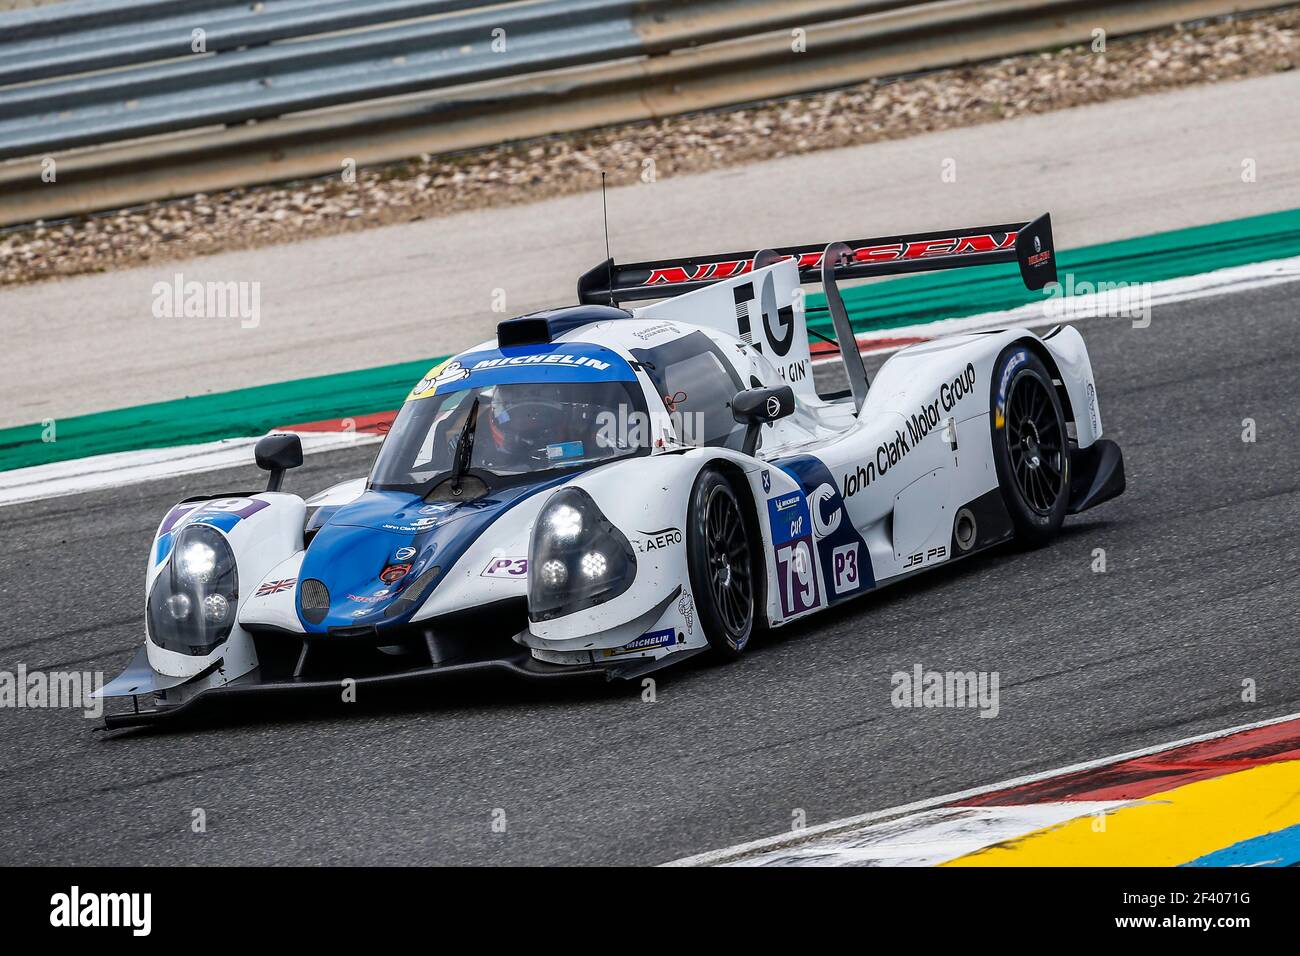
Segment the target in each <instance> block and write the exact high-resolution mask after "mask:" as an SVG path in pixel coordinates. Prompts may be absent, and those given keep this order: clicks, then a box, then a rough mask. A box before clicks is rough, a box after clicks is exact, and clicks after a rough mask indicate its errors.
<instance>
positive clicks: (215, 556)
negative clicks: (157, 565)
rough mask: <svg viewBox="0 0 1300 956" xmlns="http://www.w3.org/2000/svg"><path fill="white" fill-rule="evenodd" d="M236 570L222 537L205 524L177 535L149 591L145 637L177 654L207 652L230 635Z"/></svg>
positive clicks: (236, 590)
mask: <svg viewBox="0 0 1300 956" xmlns="http://www.w3.org/2000/svg"><path fill="white" fill-rule="evenodd" d="M238 606H239V570H238V568H237V567H236V566H235V553H234V552H233V551H231V550H230V545H229V544H228V543H227V542H226V539H225V537H224V536H223V535H222V534H221V532H219V531H217V530H216V529H215V528H211V527H209V526H207V525H203V524H192V525H187V526H185V527H184V528H182V529H181V530H180V531H179V532H177V536H176V547H175V550H174V551H173V553H172V559H171V561H170V562H168V564H167V568H166V570H164V571H163V573H162V574H160V575H158V580H156V581H154V585H153V590H152V591H150V592H149V607H148V613H147V617H148V624H149V638H150V640H152V641H153V642H154V643H155V644H157V645H158V646H159V647H163V648H166V649H167V650H169V651H176V652H177V653H178V654H190V655H192V656H194V657H202V656H204V655H206V654H211V653H212V652H213V651H214V650H216V649H217V648H218V647H220V646H221V644H222V642H224V641H225V640H226V638H228V637H229V636H230V631H231V629H232V628H233V627H234V626H235V609H236V608H237V607H238Z"/></svg>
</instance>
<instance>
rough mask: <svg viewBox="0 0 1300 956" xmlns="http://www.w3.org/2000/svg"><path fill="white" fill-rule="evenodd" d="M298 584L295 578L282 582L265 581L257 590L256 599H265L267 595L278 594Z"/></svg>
mask: <svg viewBox="0 0 1300 956" xmlns="http://www.w3.org/2000/svg"><path fill="white" fill-rule="evenodd" d="M297 583H298V579H297V578H285V579H284V580H283V581H267V582H266V583H265V584H263V585H262V586H261V587H260V588H258V589H257V594H256V595H255V596H256V597H266V596H267V595H268V594H279V593H280V592H281V591H287V590H289V588H291V587H293V586H294V585H295V584H297Z"/></svg>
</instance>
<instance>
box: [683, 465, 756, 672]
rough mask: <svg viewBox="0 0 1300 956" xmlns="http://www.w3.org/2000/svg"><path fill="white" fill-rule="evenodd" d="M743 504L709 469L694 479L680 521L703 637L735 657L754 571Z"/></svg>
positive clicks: (750, 625) (749, 624)
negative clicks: (689, 497)
mask: <svg viewBox="0 0 1300 956" xmlns="http://www.w3.org/2000/svg"><path fill="white" fill-rule="evenodd" d="M743 509H744V505H743V504H742V503H741V501H740V498H739V497H738V496H737V494H736V491H735V489H734V488H733V487H732V485H731V482H729V481H727V479H726V478H725V477H723V475H722V474H721V473H720V472H719V471H717V470H716V469H714V468H705V469H704V470H703V471H702V472H700V475H699V477H698V478H696V479H695V487H694V488H693V489H692V490H691V500H690V505H689V508H688V511H687V519H686V560H687V565H688V566H689V569H690V580H691V591H692V592H693V593H694V596H695V606H696V608H697V609H698V613H699V616H700V623H701V625H702V626H703V627H704V636H705V637H706V638H708V641H709V645H710V646H711V647H712V648H713V651H714V654H715V655H718V656H720V657H722V658H724V659H732V658H736V657H739V656H740V655H741V653H742V652H743V651H744V650H745V645H747V644H748V643H749V639H750V637H751V636H752V635H753V633H754V605H755V601H754V593H755V590H754V573H753V552H752V548H751V546H750V536H749V526H748V525H747V523H746V522H745V513H744V510H743Z"/></svg>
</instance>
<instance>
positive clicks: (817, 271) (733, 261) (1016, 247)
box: [578, 213, 1056, 305]
mask: <svg viewBox="0 0 1300 956" xmlns="http://www.w3.org/2000/svg"><path fill="white" fill-rule="evenodd" d="M834 245H835V246H836V247H837V248H840V247H846V248H847V255H846V254H843V249H841V251H840V252H839V253H837V255H836V258H837V260H838V261H837V262H835V263H834V264H833V272H832V274H833V277H834V279H835V280H837V281H838V280H841V279H868V278H873V277H876V276H890V275H903V274H905V273H909V272H930V271H933V270H937V269H961V268H964V267H966V266H982V265H990V264H993V263H999V262H1015V263H1018V264H1019V266H1020V277H1021V279H1022V280H1024V283H1025V287H1026V288H1028V289H1033V290H1037V289H1041V288H1043V287H1044V286H1046V285H1049V284H1050V283H1053V282H1055V281H1056V255H1055V249H1054V246H1053V244H1052V218H1051V216H1050V215H1048V214H1046V213H1044V214H1043V215H1042V216H1039V217H1038V218H1037V219H1034V220H1033V221H1031V222H1019V223H1003V224H1001V225H996V226H977V227H975V228H972V229H956V230H944V231H939V232H918V233H913V234H911V235H904V236H883V237H880V238H876V239H855V240H852V241H850V242H847V243H843V244H841V243H835V244H834ZM826 249H827V244H826V243H814V244H810V245H803V246H783V247H781V248H778V249H775V250H772V252H775V254H776V259H788V258H795V259H797V260H798V266H799V280H800V282H822V281H823V270H822V258H823V255H824V253H825V252H826ZM766 251H767V250H754V251H751V252H734V253H723V254H721V255H711V256H696V257H692V258H688V259H661V260H659V261H656V262H634V263H625V264H623V265H619V264H618V263H616V262H615V261H614V260H613V259H607V260H606V261H604V262H602V263H601V264H600V265H598V266H595V267H594V268H592V269H590V270H588V271H587V272H585V273H584V274H583V275H582V276H581V277H580V278H579V279H578V301H579V302H582V303H586V304H592V305H595V304H608V305H615V304H617V303H619V302H628V301H635V300H640V299H663V298H670V297H672V296H678V295H682V294H684V293H687V292H694V291H695V290H696V289H701V288H704V287H706V286H708V285H711V284H712V283H715V282H719V281H722V280H724V279H734V278H735V277H737V276H740V275H744V274H745V273H747V272H751V271H753V269H754V257H755V256H757V255H759V253H760V252H766ZM765 258H766V257H765ZM769 261H775V260H769Z"/></svg>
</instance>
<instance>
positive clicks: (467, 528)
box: [296, 476, 569, 634]
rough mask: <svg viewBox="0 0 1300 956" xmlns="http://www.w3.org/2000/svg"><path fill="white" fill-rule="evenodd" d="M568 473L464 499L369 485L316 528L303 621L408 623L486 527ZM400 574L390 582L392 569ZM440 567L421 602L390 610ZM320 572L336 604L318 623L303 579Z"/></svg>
mask: <svg viewBox="0 0 1300 956" xmlns="http://www.w3.org/2000/svg"><path fill="white" fill-rule="evenodd" d="M568 477H569V476H564V477H561V478H558V479H552V480H550V481H545V482H538V483H534V484H522V485H514V486H511V487H508V488H502V489H499V490H498V491H495V492H494V493H492V494H491V495H488V496H486V497H483V498H478V499H476V500H473V501H467V502H460V503H455V504H452V503H441V502H440V503H432V504H430V503H427V502H425V501H424V500H423V499H422V498H420V497H419V496H418V495H413V494H408V493H405V492H393V491H367V492H366V493H365V494H363V495H362V496H361V497H360V498H358V499H357V500H356V501H354V502H352V503H350V504H347V505H344V506H343V507H341V508H339V509H338V510H337V511H336V512H334V513H333V514H332V515H330V518H329V520H328V521H327V522H326V523H325V525H324V526H323V527H322V528H321V529H320V531H318V532H317V533H316V536H315V537H314V538H313V539H312V541H311V544H310V545H309V546H308V548H307V553H306V555H304V557H303V561H302V567H301V569H300V570H299V572H298V596H297V602H296V605H297V610H298V619H299V621H301V622H302V626H303V628H304V629H305V630H306V631H307V633H309V634H324V633H327V632H328V631H329V629H330V628H332V627H355V626H357V625H375V626H378V627H394V626H400V625H402V624H406V623H407V622H409V620H410V618H411V617H412V616H413V615H414V614H415V612H416V611H417V610H418V609H419V607H420V605H422V604H423V603H424V600H425V599H427V598H428V596H429V594H431V593H432V588H435V587H437V586H438V585H439V583H441V580H442V578H443V577H445V576H446V574H447V572H448V571H450V570H451V568H452V565H454V564H455V563H456V561H458V560H459V559H460V557H461V555H463V554H464V553H465V550H466V549H467V548H468V547H469V546H470V545H471V544H473V543H474V542H475V541H476V540H477V539H478V538H479V536H480V535H481V534H483V532H484V531H486V530H487V529H488V528H489V527H490V526H491V525H492V523H493V522H495V521H496V520H497V518H499V517H501V516H502V515H503V514H505V513H506V512H507V511H509V510H510V509H511V508H512V507H513V506H514V505H516V504H518V503H519V502H520V501H522V500H524V499H525V498H527V497H529V496H531V495H533V494H536V493H537V492H539V491H544V490H546V489H549V488H554V487H556V486H557V485H560V484H563V483H564V482H565V481H567V480H568ZM405 565H410V567H409V568H407V569H405V570H404V571H403V572H402V573H401V576H400V577H398V578H395V579H393V580H390V581H384V580H383V579H382V578H381V575H383V574H384V571H385V570H386V569H388V570H390V573H391V574H394V575H395V574H396V573H397V571H396V570H393V569H402V568H403V566H405ZM433 567H437V568H440V570H439V572H438V575H437V577H436V578H434V580H433V581H432V582H431V585H432V586H431V587H430V588H428V589H427V590H426V591H425V593H424V595H422V598H421V600H419V601H416V602H414V603H412V604H410V605H409V606H408V607H406V608H404V609H403V611H402V612H401V613H400V614H395V615H391V616H390V615H387V614H385V611H386V610H387V608H388V607H389V605H390V604H392V603H393V601H395V600H397V599H398V598H399V597H401V596H402V594H403V593H404V592H405V590H406V589H407V588H408V587H410V586H411V585H412V584H414V583H415V582H416V581H417V580H418V579H419V578H420V576H421V575H422V574H424V573H425V572H426V571H427V570H428V569H430V568H433ZM312 578H315V579H316V580H318V581H321V582H323V583H324V584H325V587H326V588H327V589H328V590H329V594H330V607H329V611H328V613H327V614H326V615H325V618H324V620H322V621H321V622H320V623H318V624H313V623H311V622H310V621H308V620H307V619H306V617H304V616H303V613H302V582H303V581H306V580H309V579H312Z"/></svg>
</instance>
